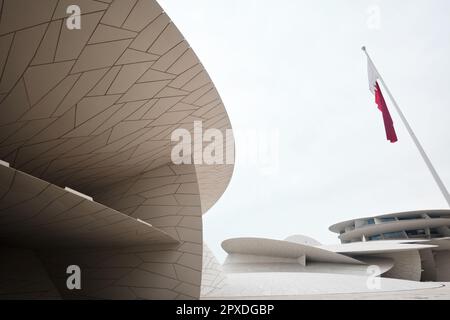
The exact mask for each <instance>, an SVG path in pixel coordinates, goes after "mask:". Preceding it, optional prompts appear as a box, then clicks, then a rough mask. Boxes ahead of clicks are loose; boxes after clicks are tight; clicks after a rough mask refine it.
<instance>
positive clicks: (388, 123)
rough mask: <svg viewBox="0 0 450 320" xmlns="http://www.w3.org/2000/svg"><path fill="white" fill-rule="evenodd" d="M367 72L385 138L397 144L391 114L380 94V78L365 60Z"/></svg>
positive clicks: (369, 62)
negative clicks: (380, 116) (381, 119)
mask: <svg viewBox="0 0 450 320" xmlns="http://www.w3.org/2000/svg"><path fill="white" fill-rule="evenodd" d="M367 71H368V75H369V89H370V92H372V93H373V94H374V96H375V103H376V104H377V105H378V109H379V110H380V111H381V113H382V115H383V122H384V129H385V131H386V138H387V139H388V140H389V141H390V142H391V143H395V142H397V140H398V139H397V134H396V133H395V128H394V122H393V121H392V117H391V114H390V112H389V109H388V107H387V105H386V101H385V100H384V97H383V93H382V92H381V88H380V85H379V84H378V81H377V80H378V79H379V78H380V76H379V75H378V72H377V71H376V69H375V67H374V66H373V64H372V62H371V61H370V60H369V59H368V60H367Z"/></svg>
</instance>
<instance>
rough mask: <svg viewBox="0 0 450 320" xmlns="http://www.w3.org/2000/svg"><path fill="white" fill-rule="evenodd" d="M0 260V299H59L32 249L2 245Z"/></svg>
mask: <svg viewBox="0 0 450 320" xmlns="http://www.w3.org/2000/svg"><path fill="white" fill-rule="evenodd" d="M0 261H1V262H2V263H0V299H2V300H5V299H6V300H9V299H38V300H46V299H51V300H59V299H61V296H60V295H59V293H58V291H57V290H56V287H55V286H54V284H53V282H52V281H51V280H50V278H49V276H48V274H47V272H46V270H45V268H44V266H43V265H42V262H41V261H40V259H39V258H38V257H37V255H36V254H35V252H34V251H32V250H26V249H18V248H6V247H2V248H0Z"/></svg>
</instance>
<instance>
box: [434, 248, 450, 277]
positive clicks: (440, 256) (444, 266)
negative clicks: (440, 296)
mask: <svg viewBox="0 0 450 320" xmlns="http://www.w3.org/2000/svg"><path fill="white" fill-rule="evenodd" d="M434 261H435V263H436V281H450V251H439V252H435V253H434Z"/></svg>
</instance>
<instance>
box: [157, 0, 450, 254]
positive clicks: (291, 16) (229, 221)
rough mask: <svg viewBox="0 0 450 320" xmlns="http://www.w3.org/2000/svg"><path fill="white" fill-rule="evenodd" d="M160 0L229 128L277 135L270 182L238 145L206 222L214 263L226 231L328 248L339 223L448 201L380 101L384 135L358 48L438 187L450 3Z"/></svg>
mask: <svg viewBox="0 0 450 320" xmlns="http://www.w3.org/2000/svg"><path fill="white" fill-rule="evenodd" d="M159 2H160V4H161V6H162V7H163V8H164V9H165V10H166V12H167V13H168V14H169V16H170V17H171V18H172V20H173V21H174V22H175V24H176V25H177V26H178V28H179V29H180V30H181V32H182V33H183V34H184V36H185V37H186V39H187V40H188V41H189V43H190V44H191V46H192V47H193V49H194V51H195V52H196V53H197V55H198V56H199V58H200V60H201V61H202V63H203V64H204V66H205V68H206V70H207V71H208V72H209V74H210V76H211V78H212V79H213V81H214V83H215V85H216V87H217V89H218V91H219V93H220V94H221V97H222V99H223V101H224V103H225V107H226V109H227V111H228V114H229V116H230V119H231V123H232V125H233V129H234V130H236V131H239V130H257V131H258V132H269V133H270V132H272V133H273V132H278V133H279V147H278V151H279V153H278V162H279V170H278V172H276V171H275V172H272V173H269V174H268V173H267V172H264V170H261V168H260V167H258V166H250V165H248V164H246V163H245V162H244V161H242V158H240V157H242V154H243V152H242V151H243V148H245V146H243V145H242V143H241V142H240V141H239V137H237V141H236V157H237V160H236V161H237V163H236V168H235V172H234V176H233V178H232V181H231V183H230V185H229V187H228V189H227V191H226V193H225V194H224V196H223V197H222V198H221V199H220V200H219V202H218V203H217V204H216V205H215V206H214V207H213V208H212V209H211V210H210V211H209V212H208V213H207V214H206V215H205V217H204V235H205V241H206V243H207V244H208V245H209V247H210V248H211V249H212V250H213V251H214V253H215V254H216V256H218V258H219V259H221V260H222V259H223V258H224V256H225V253H224V252H223V250H222V249H221V247H220V243H221V242H222V241H223V240H225V239H228V238H231V237H238V236H261V237H268V238H275V239H284V238H285V237H287V236H289V235H292V234H305V235H308V236H311V237H313V238H316V239H317V240H318V241H320V242H322V243H336V242H337V236H336V234H333V233H331V232H330V231H328V227H329V226H330V225H331V224H333V223H335V222H338V221H341V220H346V219H350V218H354V217H361V216H367V215H373V214H379V213H386V212H395V211H403V210H415V209H426V208H445V207H446V202H445V201H444V199H443V197H442V196H441V194H440V193H439V190H438V189H437V187H436V186H435V184H434V182H433V180H432V178H431V175H430V174H429V172H428V171H427V169H426V167H425V165H424V163H423V161H422V159H421V158H420V157H419V154H418V152H417V149H415V147H414V145H413V143H412V142H411V140H410V138H409V136H408V134H407V132H406V131H405V128H404V127H403V125H402V123H401V122H400V119H399V118H398V115H397V114H396V113H395V110H394V108H393V106H392V104H391V103H390V101H389V100H387V103H388V105H389V106H390V109H391V113H392V116H393V119H394V123H395V127H396V130H397V134H398V136H399V142H398V143H396V144H390V143H389V142H388V141H386V139H385V133H384V128H383V121H382V118H381V114H380V112H379V111H378V110H377V108H376V105H375V104H374V102H373V96H372V95H371V94H370V92H369V90H368V84H367V72H366V61H365V57H364V55H363V52H362V51H361V50H360V47H361V46H362V45H364V44H365V45H366V46H367V47H368V50H369V52H370V53H371V55H372V58H373V60H374V62H375V64H376V65H377V67H378V69H379V71H380V73H381V74H382V76H383V77H384V79H385V81H386V82H387V84H388V85H389V87H390V89H391V91H392V92H393V94H394V96H395V97H396V99H397V102H398V103H399V104H400V107H401V108H402V109H403V112H404V113H405V115H406V117H407V119H408V120H409V121H410V124H411V125H412V127H413V129H414V131H415V132H416V134H417V136H418V137H419V139H420V140H421V142H422V143H423V145H424V147H425V149H426V151H427V153H428V155H429V156H430V158H431V159H432V161H433V164H434V165H435V167H436V169H437V170H438V172H439V174H440V175H441V177H442V179H443V181H444V183H446V185H447V187H449V188H450V126H449V120H450V90H449V89H450V76H449V75H450V59H449V57H450V40H449V39H450V19H449V16H450V1H448V0H427V1H424V0H396V1H392V0H378V1H377V0H371V1H354V0H341V1H335V0H309V1H300V0H277V1H268V0H159ZM374 8H375V9H374ZM376 8H379V9H376ZM377 10H379V13H380V16H379V17H380V24H379V28H376V26H377V25H376V12H377ZM373 19H375V20H373ZM385 96H387V94H386V93H385ZM240 145H241V149H240ZM240 155H241V156H240Z"/></svg>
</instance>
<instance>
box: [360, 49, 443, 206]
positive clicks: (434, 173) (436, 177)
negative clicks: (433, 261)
mask: <svg viewBox="0 0 450 320" xmlns="http://www.w3.org/2000/svg"><path fill="white" fill-rule="evenodd" d="M362 50H363V51H364V53H365V54H366V56H367V59H369V61H370V63H371V64H372V66H373V68H374V69H375V72H376V73H377V75H378V78H379V79H380V82H381V83H382V85H383V87H384V89H385V90H386V92H387V93H388V95H389V98H390V100H391V101H392V103H393V105H394V107H395V109H396V110H397V113H398V115H399V116H400V119H402V121H403V124H404V125H405V127H406V130H407V131H408V133H409V135H410V136H411V139H412V140H413V142H414V144H415V145H416V147H417V149H418V150H419V153H420V155H421V156H422V159H423V161H425V164H426V165H427V167H428V170H430V173H431V175H432V176H433V179H434V181H435V182H436V184H437V185H438V187H439V190H440V191H441V193H442V195H443V196H444V198H445V200H446V201H447V204H448V206H449V207H450V194H449V193H448V191H447V188H446V187H445V185H444V183H443V182H442V180H441V178H440V177H439V174H438V173H437V171H436V169H434V167H433V164H432V163H431V161H430V158H428V156H427V154H426V153H425V150H424V149H423V147H422V145H421V144H420V142H419V139H417V137H416V135H415V134H414V132H413V130H412V128H411V126H410V125H409V123H408V120H406V118H405V116H404V114H403V112H402V110H401V109H400V107H399V106H398V104H397V101H395V98H394V96H393V95H392V93H391V91H390V90H389V88H388V86H387V85H386V83H385V82H384V80H383V78H382V77H381V75H380V73H379V72H378V70H377V68H376V66H375V64H374V63H373V61H372V59H371V58H370V56H369V53H368V52H367V50H366V47H362Z"/></svg>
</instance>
